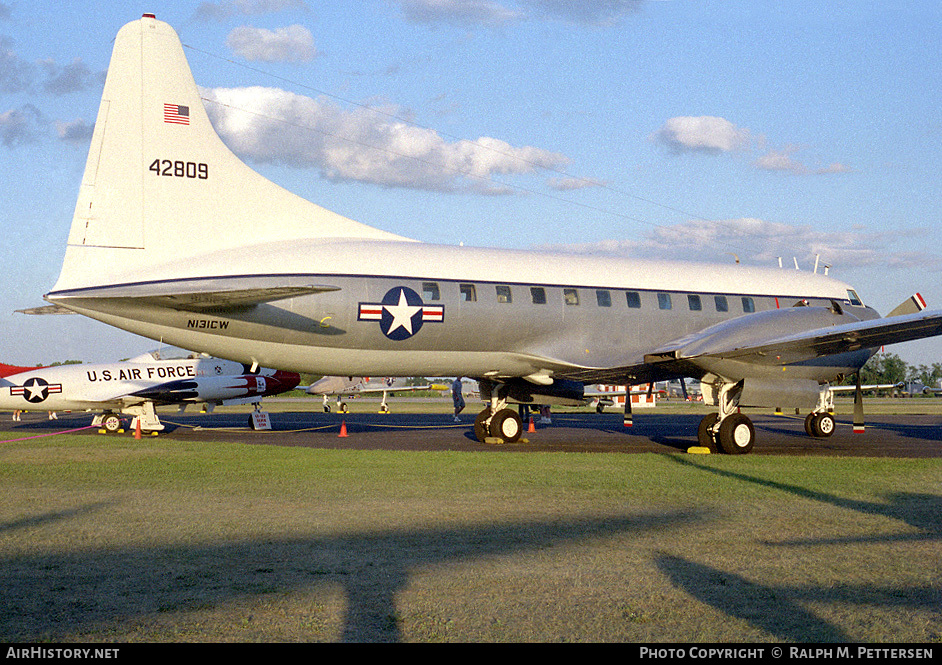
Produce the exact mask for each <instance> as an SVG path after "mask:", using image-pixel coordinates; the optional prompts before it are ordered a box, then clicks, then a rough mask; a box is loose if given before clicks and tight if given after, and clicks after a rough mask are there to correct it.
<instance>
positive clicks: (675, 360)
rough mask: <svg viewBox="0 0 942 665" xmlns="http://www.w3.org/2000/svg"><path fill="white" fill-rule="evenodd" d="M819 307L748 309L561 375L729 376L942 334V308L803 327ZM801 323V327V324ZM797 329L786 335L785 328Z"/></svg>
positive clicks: (603, 379)
mask: <svg viewBox="0 0 942 665" xmlns="http://www.w3.org/2000/svg"><path fill="white" fill-rule="evenodd" d="M826 309H828V308H820V307H793V308H788V309H782V310H772V311H770V312H762V313H758V314H751V315H749V316H746V317H741V318H738V319H731V320H729V321H725V322H723V323H720V324H718V325H715V326H711V327H709V328H706V329H704V330H702V331H699V332H697V333H693V334H691V335H687V336H686V337H682V338H680V339H678V340H675V341H674V342H671V343H668V344H666V345H664V346H662V347H660V348H658V349H654V350H652V351H651V352H650V353H648V354H646V355H645V356H644V358H643V359H639V362H636V363H633V364H628V365H623V366H618V367H610V368H595V369H588V368H587V369H585V370H581V371H575V372H566V373H565V378H569V379H575V380H578V381H582V382H584V383H644V382H647V381H656V380H663V379H669V378H677V377H682V376H700V375H703V374H704V373H706V372H707V371H715V368H716V366H717V364H720V365H722V366H723V367H724V369H728V370H730V374H729V376H727V378H729V379H736V380H738V379H741V378H743V376H741V375H739V376H737V375H736V374H737V373H742V372H743V371H748V367H749V366H750V365H751V366H756V365H765V366H785V365H789V364H797V363H802V362H807V361H813V360H814V359H816V358H821V357H824V356H833V355H838V354H843V353H850V352H854V351H859V350H861V349H874V348H878V347H880V346H884V345H886V344H895V343H899V342H908V341H912V340H916V339H922V338H925V337H932V336H934V335H939V334H942V310H923V311H920V312H914V313H910V314H903V315H897V316H892V317H889V316H888V317H885V318H877V319H868V320H851V321H850V322H846V321H848V319H851V318H852V317H849V316H847V315H844V314H843V312H840V311H837V312H832V314H833V320H834V321H835V322H836V324H835V325H819V326H817V327H807V326H806V325H802V323H803V322H806V321H810V320H812V319H811V315H815V314H816V315H817V320H818V321H819V322H820V323H826V322H827V320H828V317H827V316H826V315H824V316H822V313H821V312H818V313H815V312H812V311H811V310H826ZM803 328H804V329H803ZM796 329H797V330H800V331H801V332H797V333H793V334H789V333H788V331H789V330H796Z"/></svg>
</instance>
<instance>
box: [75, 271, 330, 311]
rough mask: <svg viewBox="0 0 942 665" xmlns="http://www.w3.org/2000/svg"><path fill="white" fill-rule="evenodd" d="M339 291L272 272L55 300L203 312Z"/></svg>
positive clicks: (118, 288)
mask: <svg viewBox="0 0 942 665" xmlns="http://www.w3.org/2000/svg"><path fill="white" fill-rule="evenodd" d="M339 290H340V287H339V286H330V285H326V284H312V283H311V282H310V280H309V279H308V278H306V277H303V276H294V277H291V276H282V275H274V276H268V277H219V278H197V279H183V280H171V281H167V282H145V283H142V284H125V285H119V286H106V287H98V288H90V289H75V290H72V291H66V292H62V293H58V294H56V299H57V300H61V302H63V303H66V302H68V300H69V299H70V298H80V299H89V298H120V299H134V300H136V301H137V302H139V303H143V304H150V305H154V306H156V307H166V308H169V309H177V310H183V311H187V312H206V311H219V310H237V309H247V308H249V307H253V306H255V305H259V304H261V303H266V302H273V301H275V300H285V299H287V298H296V297H298V296H304V295H310V294H313V293H327V292H330V291H339Z"/></svg>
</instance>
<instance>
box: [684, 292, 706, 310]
mask: <svg viewBox="0 0 942 665" xmlns="http://www.w3.org/2000/svg"><path fill="white" fill-rule="evenodd" d="M687 306H688V307H690V311H691V312H699V311H700V310H701V309H703V303H701V302H700V296H698V295H693V294H691V295H688V296H687Z"/></svg>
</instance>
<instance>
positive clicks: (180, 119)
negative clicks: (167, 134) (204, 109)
mask: <svg viewBox="0 0 942 665" xmlns="http://www.w3.org/2000/svg"><path fill="white" fill-rule="evenodd" d="M164 122H169V123H171V124H173V125H189V124H190V107H189V106H180V105H179V104H164Z"/></svg>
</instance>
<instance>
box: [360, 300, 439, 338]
mask: <svg viewBox="0 0 942 665" xmlns="http://www.w3.org/2000/svg"><path fill="white" fill-rule="evenodd" d="M444 320H445V307H444V306H443V305H426V304H425V303H424V302H422V297H421V296H420V295H419V294H418V293H416V292H415V291H413V290H412V289H410V288H409V287H407V286H396V287H393V288H391V289H389V291H387V292H386V295H385V296H383V300H382V302H379V303H367V302H361V303H360V310H359V314H358V316H357V321H379V329H380V330H381V331H382V333H383V334H384V335H385V336H386V337H388V338H389V339H391V340H393V341H396V342H401V341H402V340H404V339H409V338H410V337H412V336H413V335H415V334H416V333H417V332H419V330H421V328H422V324H424V323H425V322H427V321H434V322H438V323H440V322H442V321H444Z"/></svg>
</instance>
